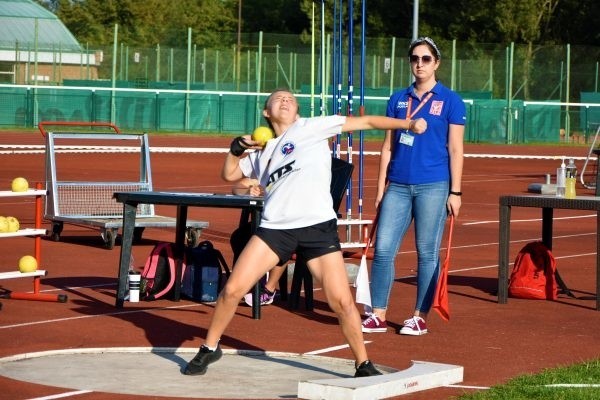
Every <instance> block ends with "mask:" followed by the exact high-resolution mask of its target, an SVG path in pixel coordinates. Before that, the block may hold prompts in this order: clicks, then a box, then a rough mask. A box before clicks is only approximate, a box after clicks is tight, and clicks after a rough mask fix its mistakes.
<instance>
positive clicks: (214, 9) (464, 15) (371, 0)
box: [37, 0, 600, 47]
mask: <svg viewBox="0 0 600 400" xmlns="http://www.w3.org/2000/svg"><path fill="white" fill-rule="evenodd" d="M37 1H38V2H39V3H41V4H43V5H44V6H46V7H47V8H48V9H50V10H51V11H53V12H54V13H56V14H57V15H58V17H59V18H61V20H62V21H63V22H64V23H65V25H66V26H67V27H68V28H69V29H70V30H71V32H72V33H73V34H74V35H75V36H76V37H77V39H78V40H79V41H80V42H82V43H86V42H87V43H90V44H102V45H106V44H108V43H110V42H111V41H112V36H113V32H114V25H115V24H119V39H120V41H123V42H127V43H128V44H129V45H138V46H154V45H156V44H157V43H160V44H161V45H167V46H178V47H185V46H186V44H187V28H188V27H192V29H193V32H194V38H193V39H194V42H195V43H196V44H198V45H203V46H206V45H218V44H224V43H223V36H222V35H221V33H223V32H227V33H230V34H231V33H234V32H236V31H237V29H238V7H239V5H240V1H241V4H242V32H245V33H253V32H258V31H263V32H267V33H289V34H302V33H304V35H305V36H306V35H307V34H310V32H311V18H312V13H313V4H314V7H315V16H316V30H317V31H319V30H320V18H321V4H322V2H321V1H316V0H298V1H291V0H37ZM339 1H340V0H325V3H324V4H325V28H326V30H327V31H328V32H331V31H332V29H333V10H334V4H338V5H339ZM365 1H367V3H366V4H367V36H369V37H390V36H393V37H398V38H410V37H411V36H412V23H413V21H412V14H413V4H414V1H415V0H365ZM418 1H419V34H420V35H430V36H433V37H435V38H436V39H438V40H452V39H456V40H459V41H466V42H471V43H482V42H483V43H510V42H515V43H518V44H521V43H531V44H551V43H552V44H565V43H570V44H573V45H577V44H588V45H592V46H596V45H598V43H599V42H600V29H599V28H598V24H597V22H596V19H597V16H598V15H600V1H598V0H479V1H471V0H453V1H447V0H418ZM353 4H354V20H355V34H356V35H357V36H358V35H360V18H361V17H360V16H361V5H362V0H353ZM347 9H348V0H344V1H342V12H343V15H344V16H346V15H347ZM344 21H346V18H345V17H344ZM343 28H344V30H346V24H344V27H343Z"/></svg>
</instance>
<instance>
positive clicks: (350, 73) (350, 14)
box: [346, 0, 354, 234]
mask: <svg viewBox="0 0 600 400" xmlns="http://www.w3.org/2000/svg"><path fill="white" fill-rule="evenodd" d="M353 92H354V2H353V1H352V0H350V1H348V113H347V115H349V116H351V115H352V113H353V109H352V105H353V102H354V99H353ZM352 134H353V133H352V132H348V145H347V149H346V152H347V158H348V162H349V163H350V164H352ZM351 215H352V181H350V182H348V188H347V191H346V217H347V218H348V219H350V218H351ZM348 234H349V232H348Z"/></svg>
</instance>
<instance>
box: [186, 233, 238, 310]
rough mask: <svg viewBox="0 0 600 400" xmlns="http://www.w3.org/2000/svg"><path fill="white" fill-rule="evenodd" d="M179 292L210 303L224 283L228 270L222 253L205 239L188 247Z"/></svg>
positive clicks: (190, 297)
mask: <svg viewBox="0 0 600 400" xmlns="http://www.w3.org/2000/svg"><path fill="white" fill-rule="evenodd" d="M186 260H187V267H186V269H185V272H184V273H183V279H182V283H181V294H182V295H184V296H186V297H187V298H189V299H191V300H195V301H200V302H203V303H212V302H214V301H216V300H217V296H218V295H219V293H220V292H221V289H222V288H223V286H224V285H225V282H226V280H227V278H228V277H229V274H230V271H229V267H228V266H227V262H226V261H225V258H224V257H223V254H222V253H221V252H220V251H219V250H217V249H216V248H215V247H214V246H213V244H212V243H211V242H210V241H208V240H205V241H203V242H201V243H199V244H198V246H196V247H194V248H191V249H188V251H187V255H186Z"/></svg>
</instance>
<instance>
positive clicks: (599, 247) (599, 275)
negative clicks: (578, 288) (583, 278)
mask: <svg viewBox="0 0 600 400" xmlns="http://www.w3.org/2000/svg"><path fill="white" fill-rule="evenodd" d="M596 310H598V311H600V211H599V212H597V213H596Z"/></svg>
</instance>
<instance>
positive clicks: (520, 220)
mask: <svg viewBox="0 0 600 400" xmlns="http://www.w3.org/2000/svg"><path fill="white" fill-rule="evenodd" d="M591 217H594V218H595V217H596V214H589V215H576V216H573V217H553V218H552V219H553V220H559V219H577V218H591ZM541 220H542V219H541V218H533V219H511V220H510V223H511V224H512V223H514V222H534V221H541ZM498 223H500V221H498V220H490V221H477V222H465V223H463V224H462V225H482V224H498Z"/></svg>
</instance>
